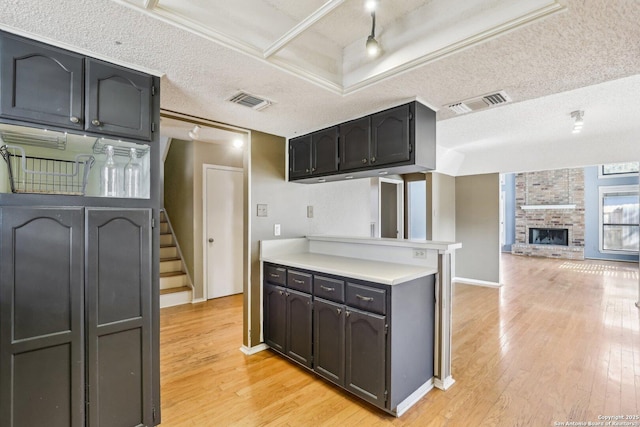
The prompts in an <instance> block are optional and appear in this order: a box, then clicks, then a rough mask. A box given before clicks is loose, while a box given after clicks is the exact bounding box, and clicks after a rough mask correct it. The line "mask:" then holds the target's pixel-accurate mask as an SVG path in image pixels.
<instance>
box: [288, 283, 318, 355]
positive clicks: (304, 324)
mask: <svg viewBox="0 0 640 427" xmlns="http://www.w3.org/2000/svg"><path fill="white" fill-rule="evenodd" d="M311 313H312V310H311V295H309V294H304V293H302V292H297V291H292V290H287V338H286V354H287V356H289V357H290V358H292V359H293V360H295V361H297V362H298V363H301V364H303V365H305V366H308V367H311V357H312V353H311V343H312V341H311V333H312V328H311V325H312V314H311Z"/></svg>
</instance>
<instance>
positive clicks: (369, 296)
mask: <svg viewBox="0 0 640 427" xmlns="http://www.w3.org/2000/svg"><path fill="white" fill-rule="evenodd" d="M347 305H348V306H351V307H356V308H360V309H362V310H366V311H370V312H373V313H379V314H387V292H386V291H385V290H384V289H377V288H372V287H369V286H364V285H358V284H356V283H347Z"/></svg>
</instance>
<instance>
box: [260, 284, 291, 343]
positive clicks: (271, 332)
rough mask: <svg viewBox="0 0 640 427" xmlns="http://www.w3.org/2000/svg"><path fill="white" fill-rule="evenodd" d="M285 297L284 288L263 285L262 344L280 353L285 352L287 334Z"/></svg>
mask: <svg viewBox="0 0 640 427" xmlns="http://www.w3.org/2000/svg"><path fill="white" fill-rule="evenodd" d="M286 313H287V295H286V290H285V288H283V287H281V286H274V285H270V284H268V283H267V284H265V285H264V342H266V343H267V345H268V346H269V347H271V348H272V349H274V350H277V351H279V352H280V353H284V352H285V350H284V349H285V342H286V333H287V316H286Z"/></svg>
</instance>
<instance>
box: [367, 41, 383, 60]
mask: <svg viewBox="0 0 640 427" xmlns="http://www.w3.org/2000/svg"><path fill="white" fill-rule="evenodd" d="M366 46H367V53H368V54H369V56H371V57H376V56H378V54H379V53H380V45H379V44H378V41H377V40H376V39H375V37H373V36H369V37H367V44H366Z"/></svg>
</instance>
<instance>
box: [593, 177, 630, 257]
mask: <svg viewBox="0 0 640 427" xmlns="http://www.w3.org/2000/svg"><path fill="white" fill-rule="evenodd" d="M608 193H636V196H637V195H638V185H637V184H630V185H601V186H599V187H598V252H599V253H601V254H610V255H638V251H624V250H615V249H604V236H603V231H604V230H603V228H604V223H603V220H602V219H603V218H602V214H603V212H602V198H603V196H604V195H605V194H608ZM629 225H635V224H629Z"/></svg>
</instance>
